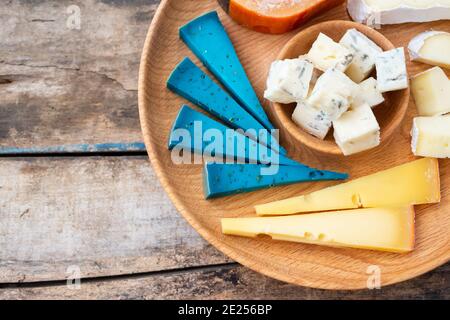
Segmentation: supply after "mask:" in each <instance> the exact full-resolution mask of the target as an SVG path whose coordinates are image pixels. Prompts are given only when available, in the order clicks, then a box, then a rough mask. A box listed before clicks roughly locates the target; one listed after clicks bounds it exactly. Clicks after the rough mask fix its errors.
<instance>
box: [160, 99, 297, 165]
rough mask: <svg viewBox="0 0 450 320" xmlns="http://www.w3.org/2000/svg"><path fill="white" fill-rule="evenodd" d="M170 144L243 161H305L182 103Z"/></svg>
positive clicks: (294, 163) (280, 162) (173, 127)
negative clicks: (295, 158)
mask: <svg viewBox="0 0 450 320" xmlns="http://www.w3.org/2000/svg"><path fill="white" fill-rule="evenodd" d="M268 138H270V137H268ZM168 147H169V150H173V149H174V148H177V149H176V150H180V151H181V150H183V149H184V150H186V149H187V150H190V151H191V152H194V153H197V154H201V155H205V154H206V155H208V156H213V157H221V158H223V156H226V157H231V158H235V159H237V160H241V161H250V162H252V161H253V162H255V163H256V162H258V163H263V164H270V163H273V164H280V165H291V166H302V167H303V164H301V163H298V162H296V161H294V160H292V159H289V158H287V157H286V156H284V155H282V154H278V153H276V152H275V151H274V150H271V149H270V148H268V147H266V146H265V145H262V144H260V143H257V142H255V141H253V140H250V139H249V138H248V137H246V136H244V135H243V134H241V133H239V132H238V131H235V130H232V129H231V128H229V127H227V126H225V125H223V124H221V123H220V122H217V121H215V120H213V119H211V118H209V117H207V116H205V115H204V114H202V113H200V112H198V111H195V110H193V109H191V108H189V107H188V106H182V107H181V109H180V112H179V113H178V116H177V118H176V120H175V122H174V124H173V126H172V130H171V132H170V137H169V144H168Z"/></svg>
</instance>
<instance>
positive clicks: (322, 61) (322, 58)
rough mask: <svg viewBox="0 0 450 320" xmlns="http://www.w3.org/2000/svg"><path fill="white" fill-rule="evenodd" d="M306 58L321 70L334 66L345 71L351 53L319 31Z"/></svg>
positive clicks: (351, 55)
mask: <svg viewBox="0 0 450 320" xmlns="http://www.w3.org/2000/svg"><path fill="white" fill-rule="evenodd" d="M308 59H309V60H310V61H311V62H312V63H313V64H314V66H315V67H316V68H317V69H319V70H321V71H324V72H325V71H326V70H328V69H330V68H336V69H337V70H339V71H342V72H345V70H347V68H348V67H349V65H350V64H351V63H352V61H353V53H352V52H351V51H350V50H349V49H347V48H346V47H344V46H343V45H341V44H339V43H337V42H334V41H333V39H331V38H330V37H328V36H327V35H325V34H323V33H320V34H319V36H318V37H317V40H316V41H315V42H314V43H313V45H312V47H311V50H310V51H309V52H308Z"/></svg>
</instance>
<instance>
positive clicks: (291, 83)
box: [264, 59, 314, 103]
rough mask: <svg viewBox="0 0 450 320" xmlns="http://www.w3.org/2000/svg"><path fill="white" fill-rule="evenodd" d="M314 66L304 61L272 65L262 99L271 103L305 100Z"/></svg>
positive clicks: (274, 63) (298, 60) (282, 61)
mask: <svg viewBox="0 0 450 320" xmlns="http://www.w3.org/2000/svg"><path fill="white" fill-rule="evenodd" d="M313 69H314V66H313V65H312V64H311V63H310V62H308V61H306V60H304V59H287V60H279V61H275V62H273V63H272V65H271V67H270V71H269V77H268V79H267V90H266V91H265V92H264V97H265V98H266V99H267V100H270V101H272V102H279V103H293V102H296V101H299V100H301V99H304V98H306V96H307V95H308V93H309V85H310V82H311V78H312V75H313Z"/></svg>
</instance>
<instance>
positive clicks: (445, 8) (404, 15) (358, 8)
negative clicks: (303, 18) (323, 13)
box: [347, 0, 450, 26]
mask: <svg viewBox="0 0 450 320" xmlns="http://www.w3.org/2000/svg"><path fill="white" fill-rule="evenodd" d="M347 8H348V12H349V14H350V16H351V17H352V19H353V20H355V21H357V22H360V23H364V24H367V25H369V26H376V25H383V24H396V23H405V22H426V21H435V20H448V19H450V2H449V1H448V0H348V1H347Z"/></svg>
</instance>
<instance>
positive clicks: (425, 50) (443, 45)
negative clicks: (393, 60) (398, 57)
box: [408, 17, 450, 69]
mask: <svg viewBox="0 0 450 320" xmlns="http://www.w3.org/2000/svg"><path fill="white" fill-rule="evenodd" d="M449 18H450V17H449ZM408 49H409V55H410V57H411V60H413V61H420V62H424V63H428V64H431V65H434V66H441V67H444V68H447V69H450V55H449V52H450V33H448V32H443V31H426V32H423V33H421V34H419V35H417V36H416V37H414V38H413V39H412V40H411V42H410V43H409V45H408Z"/></svg>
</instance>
